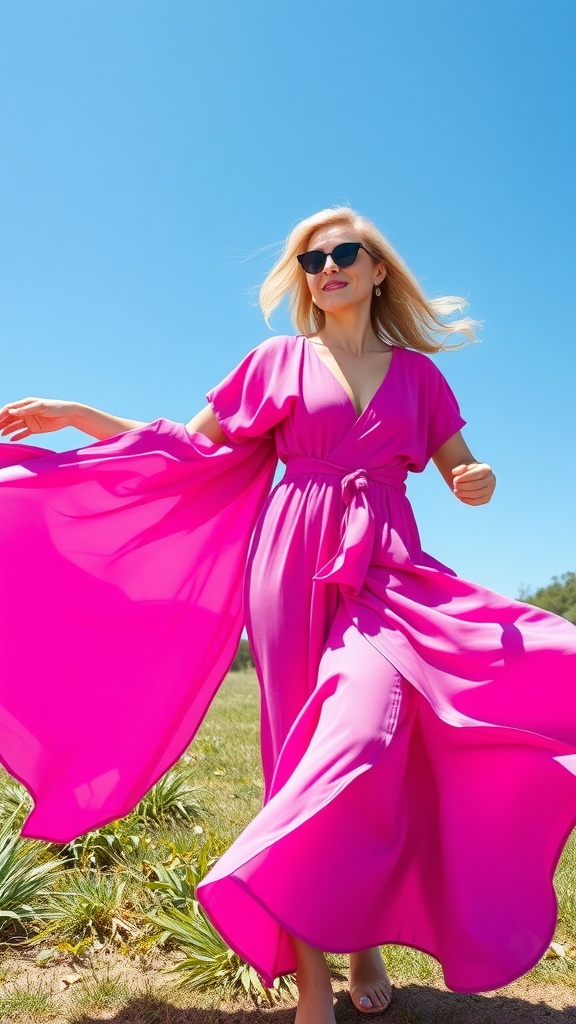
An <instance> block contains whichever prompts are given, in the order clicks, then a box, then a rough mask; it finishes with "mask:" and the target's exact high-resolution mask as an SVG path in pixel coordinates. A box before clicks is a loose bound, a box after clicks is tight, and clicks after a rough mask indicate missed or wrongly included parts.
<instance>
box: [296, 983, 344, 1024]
mask: <svg viewBox="0 0 576 1024" xmlns="http://www.w3.org/2000/svg"><path fill="white" fill-rule="evenodd" d="M294 1024H336V1017H335V1016H334V1001H333V996H332V988H331V986H329V987H328V989H326V988H325V987H324V986H321V985H316V986H313V987H308V988H304V989H300V990H299V998H298V1007H297V1009H296V1017H295V1018H294Z"/></svg>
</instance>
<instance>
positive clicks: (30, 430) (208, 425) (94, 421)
mask: <svg viewBox="0 0 576 1024" xmlns="http://www.w3.org/2000/svg"><path fill="white" fill-rule="evenodd" d="M143 426H145V423H144V422H143V421H141V420H127V419H124V418H122V417H120V416H112V415H111V413H108V412H101V410H100V409H93V408H92V406H90V405H82V404H81V403H80V402H61V401H58V399H54V398H21V399H20V400H19V401H18V402H12V403H11V404H8V405H5V406H4V408H2V409H0V434H1V435H2V436H3V437H10V440H11V441H23V440H24V439H25V438H26V437H31V436H32V434H47V433H49V432H50V431H53V430H62V429H63V427H76V429H77V430H82V431H84V433H85V434H89V435H90V437H95V438H97V439H98V440H99V441H101V440H104V439H105V438H107V437H114V435H115V434H122V433H124V431H126V430H134V428H136V427H143ZM186 429H187V430H188V431H190V433H194V432H196V431H197V432H198V433H201V434H204V435H205V436H206V437H207V438H209V440H210V441H214V442H215V443H216V444H229V443H230V442H229V440H228V438H227V437H226V435H225V433H224V432H223V431H222V430H221V429H220V427H219V425H218V421H217V420H216V417H215V416H214V413H213V412H212V407H211V406H210V405H207V406H206V407H205V408H204V409H202V410H201V412H199V413H198V414H197V415H196V416H194V418H193V419H191V420H190V422H189V423H188V424H187V427H186Z"/></svg>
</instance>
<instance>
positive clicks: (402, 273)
mask: <svg viewBox="0 0 576 1024" xmlns="http://www.w3.org/2000/svg"><path fill="white" fill-rule="evenodd" d="M336 225H338V226H339V225H342V226H346V227H349V228H350V241H351V242H356V241H361V242H362V244H363V245H364V246H365V247H366V249H367V250H368V252H369V253H370V255H371V256H372V258H373V259H374V260H375V262H377V263H379V262H384V263H385V265H386V277H385V278H384V280H383V281H382V282H381V284H380V289H381V292H382V294H381V295H380V296H379V297H378V296H376V295H375V294H373V295H372V305H371V310H370V316H371V320H372V327H373V328H374V331H375V333H376V334H377V335H378V337H379V338H381V339H382V340H383V341H386V342H387V343H388V344H391V345H397V346H399V347H401V348H415V349H419V350H420V351H421V352H438V351H440V350H441V349H448V348H459V347H460V345H463V344H464V342H459V343H458V344H455V345H448V344H446V342H447V340H448V339H449V338H451V336H452V335H453V334H463V335H464V336H465V337H466V338H468V340H469V341H475V340H476V337H475V333H474V328H475V327H477V326H479V324H478V321H476V320H472V319H470V317H462V318H461V319H459V320H452V321H450V322H449V323H447V322H446V321H445V318H446V317H449V316H450V315H451V314H452V313H455V312H459V313H462V312H463V311H464V309H465V307H466V305H467V303H466V301H465V300H464V299H461V298H458V297H457V296H455V295H444V296H442V297H441V298H438V299H429V298H428V297H427V296H426V295H425V294H424V292H423V291H422V289H421V287H420V285H419V284H418V281H417V280H416V278H415V277H414V275H413V274H412V273H411V271H410V270H409V269H408V267H407V266H406V264H405V263H404V261H403V260H402V259H401V258H400V256H399V255H398V253H397V252H396V250H395V249H393V247H392V246H391V245H390V242H388V241H387V239H386V238H384V235H382V234H381V232H380V231H379V230H378V228H377V227H376V225H375V224H373V223H372V221H370V220H368V219H367V218H366V217H362V216H361V215H360V214H358V213H356V212H355V211H354V210H351V209H350V208H349V207H347V206H335V207H332V208H331V209H327V210H320V212H319V213H315V214H314V215H313V216H312V217H307V218H306V220H302V221H300V222H299V223H298V224H297V225H296V226H295V227H294V228H293V229H292V231H291V232H290V234H289V235H288V238H287V240H286V244H285V246H284V251H283V253H282V255H281V257H280V259H279V260H278V261H277V262H276V263H275V264H274V266H273V267H272V270H271V271H270V273H269V274H268V276H267V277H266V280H265V281H264V283H263V284H262V287H261V289H260V306H261V308H262V312H263V313H264V318H265V320H266V323H267V324H268V326H270V317H271V315H272V313H273V312H274V310H275V309H276V307H277V306H278V305H279V304H280V303H281V302H282V300H283V299H284V297H285V296H286V295H288V296H289V302H290V313H291V315H292V321H293V323H294V326H295V327H296V330H297V331H298V332H299V333H300V334H303V335H305V336H308V335H311V334H315V333H316V332H317V331H318V330H320V329H321V327H322V325H323V323H324V313H323V311H322V310H321V309H319V308H318V307H317V306H316V305H315V304H314V303H313V302H312V297H311V295H310V292H309V289H308V285H307V282H306V276H305V274H304V271H303V270H302V268H301V267H300V264H299V263H298V261H297V259H296V256H297V255H298V254H299V253H301V252H306V250H307V249H309V247H310V246H309V243H310V239H311V238H312V235H314V234H315V232H316V231H318V230H319V229H320V228H326V227H333V226H336Z"/></svg>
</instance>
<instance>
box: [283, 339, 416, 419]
mask: <svg viewBox="0 0 576 1024" xmlns="http://www.w3.org/2000/svg"><path fill="white" fill-rule="evenodd" d="M301 337H302V338H303V340H304V344H305V345H306V346H307V348H309V349H311V351H312V353H313V355H314V359H316V361H317V362H319V363H320V364H321V366H323V367H324V369H325V370H326V371H327V372H328V373H329V374H330V376H331V377H332V380H333V381H335V382H336V384H337V385H338V387H339V388H340V391H341V392H342V394H343V395H345V396H346V398H347V399H348V401H349V403H350V406H351V408H352V411H353V412H354V415H355V417H356V422H358V421H359V420H361V419H362V417H363V416H364V415H365V414H366V413H367V412H368V410H369V409H370V408H371V406H372V405H373V404H374V402H375V400H376V398H377V397H378V395H379V394H380V392H381V390H382V388H383V387H384V385H385V383H386V381H387V380H388V377H389V376H390V373H391V372H392V367H393V365H394V363H395V362H396V352H397V346H396V345H394V346H393V347H392V352H391V356H390V362H389V364H388V369H387V370H386V373H385V374H384V377H383V378H382V380H381V381H380V383H379V385H378V387H377V388H376V391H375V392H374V394H373V395H372V398H371V399H370V401H369V402H368V403H367V404H366V405H365V406H364V408H363V409H362V412H358V410H357V408H356V406H355V404H354V397H353V395H352V393H351V392H352V388H350V392H348V391H347V390H346V388H345V387H344V385H343V384H342V381H340V380H338V377H337V376H336V374H335V373H332V370H331V369H330V367H329V366H328V364H327V363H325V362H324V360H323V359H322V358H321V357H320V356H319V355H318V353H317V351H316V349H315V348H314V345H313V344H312V342H311V341H310V339H309V338H308V337H307V336H306V335H305V334H302V335H301ZM342 376H344V374H342Z"/></svg>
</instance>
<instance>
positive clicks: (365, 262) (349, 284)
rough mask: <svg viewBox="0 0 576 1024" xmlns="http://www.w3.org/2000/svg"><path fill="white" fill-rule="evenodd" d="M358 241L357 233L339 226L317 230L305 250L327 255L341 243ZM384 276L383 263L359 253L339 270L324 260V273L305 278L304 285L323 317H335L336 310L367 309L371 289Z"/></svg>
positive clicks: (370, 297) (359, 236)
mask: <svg viewBox="0 0 576 1024" xmlns="http://www.w3.org/2000/svg"><path fill="white" fill-rule="evenodd" d="M361 241H362V236H361V235H359V234H358V232H357V231H355V230H354V229H353V228H351V227H346V226H344V225H340V224H339V225H334V226H332V227H326V228H319V229H318V231H316V232H315V233H314V234H313V235H312V237H311V238H310V241H309V243H308V245H307V247H306V248H307V250H310V249H320V250H321V251H322V252H325V253H329V252H332V250H333V249H335V247H336V246H337V245H339V244H340V243H341V242H361ZM302 273H304V271H302ZM385 276H386V268H385V265H384V263H376V262H375V261H374V260H373V259H372V257H371V256H370V255H369V254H368V253H367V252H365V251H364V249H360V250H359V252H358V256H357V257H356V260H355V261H354V263H353V264H352V266H351V267H342V268H340V267H338V266H337V265H336V264H335V263H334V261H333V259H332V257H331V256H328V258H327V260H326V263H325V264H324V269H323V270H321V271H320V273H319V274H306V281H307V283H308V288H309V290H310V294H311V296H312V300H313V302H314V303H315V304H316V305H317V306H318V307H319V308H320V309H323V310H324V311H325V312H326V313H332V314H336V315H337V314H338V312H339V310H343V309H348V308H349V307H350V306H354V305H358V304H364V303H367V304H368V306H370V303H371V301H372V294H373V291H374V288H375V286H376V285H377V284H380V283H381V282H382V281H383V280H384V277H385Z"/></svg>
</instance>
